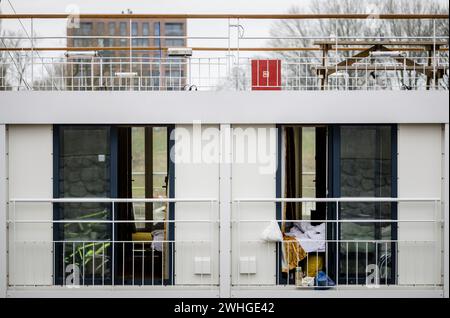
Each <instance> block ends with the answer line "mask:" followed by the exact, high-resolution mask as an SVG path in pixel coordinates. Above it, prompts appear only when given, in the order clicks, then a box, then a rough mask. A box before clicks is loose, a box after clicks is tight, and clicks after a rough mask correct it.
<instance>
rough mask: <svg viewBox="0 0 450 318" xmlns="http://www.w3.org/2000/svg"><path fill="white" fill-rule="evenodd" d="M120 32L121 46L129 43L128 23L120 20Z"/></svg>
mask: <svg viewBox="0 0 450 318" xmlns="http://www.w3.org/2000/svg"><path fill="white" fill-rule="evenodd" d="M119 34H120V46H126V45H127V38H126V37H127V23H126V22H120V24H119Z"/></svg>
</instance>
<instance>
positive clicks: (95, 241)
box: [15, 240, 212, 248]
mask: <svg viewBox="0 0 450 318" xmlns="http://www.w3.org/2000/svg"><path fill="white" fill-rule="evenodd" d="M15 242H16V243H48V244H50V243H67V244H69V243H92V244H94V243H95V244H100V243H114V244H115V243H130V244H131V243H135V244H142V243H146V244H148V243H152V242H156V243H211V242H212V241H210V240H176V241H175V240H160V241H159V240H158V241H156V240H151V241H142V240H139V241H117V240H114V241H113V240H85V241H84V240H67V241H61V240H57V241H43V240H29V241H25V240H16V241H15ZM136 248H139V246H136Z"/></svg>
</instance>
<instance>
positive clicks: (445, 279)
mask: <svg viewBox="0 0 450 318" xmlns="http://www.w3.org/2000/svg"><path fill="white" fill-rule="evenodd" d="M448 143H449V124H448V123H447V124H445V128H444V173H443V176H444V180H443V187H442V191H443V212H444V213H443V214H444V216H443V220H444V242H443V244H444V246H443V255H442V256H443V259H444V267H443V282H444V297H446V298H448V297H449V281H448V280H449V260H448V254H449V248H450V247H449V221H450V219H449V210H448V203H449V202H448V200H449V195H448V192H449V185H448V178H449V173H448V171H449V144H448Z"/></svg>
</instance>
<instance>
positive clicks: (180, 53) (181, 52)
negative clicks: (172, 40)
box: [167, 47, 192, 57]
mask: <svg viewBox="0 0 450 318" xmlns="http://www.w3.org/2000/svg"><path fill="white" fill-rule="evenodd" d="M167 55H168V56H176V57H190V56H192V49H191V48H188V47H179V48H178V47H169V48H168V49H167Z"/></svg>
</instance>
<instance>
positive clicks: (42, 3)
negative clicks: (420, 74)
mask: <svg viewBox="0 0 450 318" xmlns="http://www.w3.org/2000/svg"><path fill="white" fill-rule="evenodd" d="M0 1H1V10H2V12H3V13H12V12H13V11H12V9H11V7H10V5H9V3H8V0H0ZM9 1H10V2H11V3H12V5H13V6H14V9H15V10H16V12H17V13H65V12H68V11H67V10H70V8H73V6H74V5H75V6H77V8H78V9H79V11H80V12H81V13H120V12H121V11H122V10H126V9H127V8H129V9H131V10H132V11H133V12H134V13H285V12H287V10H288V9H289V8H290V7H292V6H294V5H296V6H305V5H306V4H307V3H308V0H127V1H124V0H121V1H119V0H114V1H106V0H9ZM22 23H23V24H24V26H25V28H27V29H28V31H29V28H30V22H29V21H26V20H24V21H22ZM241 24H243V25H244V27H245V35H246V36H257V37H264V36H268V32H269V29H270V26H271V24H272V21H270V20H246V21H242V22H241ZM3 28H4V29H9V30H15V31H20V30H21V28H22V26H21V25H20V24H19V22H18V21H17V20H9V21H4V22H3ZM34 30H35V34H36V35H40V36H43V35H45V36H64V35H65V32H66V29H65V21H64V20H59V21H50V20H47V21H42V20H41V21H35V22H34ZM227 32H228V30H227V21H226V20H220V21H218V20H214V21H213V20H189V21H188V35H189V36H226V35H227ZM265 42H266V41H265V40H252V41H247V42H246V43H245V45H246V46H264V45H265ZM64 44H65V43H64V41H63V40H52V41H40V42H39V44H38V45H41V46H47V45H48V46H54V45H61V46H64ZM234 44H235V43H234ZM226 45H227V43H226V42H223V41H208V42H207V43H205V40H189V41H188V46H226Z"/></svg>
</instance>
